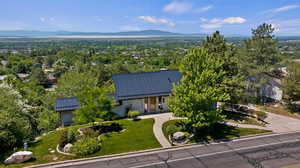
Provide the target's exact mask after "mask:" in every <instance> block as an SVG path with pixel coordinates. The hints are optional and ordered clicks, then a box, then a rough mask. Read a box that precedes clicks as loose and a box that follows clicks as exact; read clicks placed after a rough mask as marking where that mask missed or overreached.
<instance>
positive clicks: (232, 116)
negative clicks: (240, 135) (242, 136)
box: [225, 112, 265, 127]
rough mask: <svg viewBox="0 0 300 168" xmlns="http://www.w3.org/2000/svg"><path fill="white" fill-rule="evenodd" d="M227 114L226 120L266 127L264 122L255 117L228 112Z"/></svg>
mask: <svg viewBox="0 0 300 168" xmlns="http://www.w3.org/2000/svg"><path fill="white" fill-rule="evenodd" d="M225 115H226V118H225V120H226V121H229V122H232V123H239V124H250V125H257V126H261V127H265V124H264V123H262V122H260V121H258V120H257V119H255V118H251V117H249V116H247V115H244V114H238V113H232V112H226V113H225Z"/></svg>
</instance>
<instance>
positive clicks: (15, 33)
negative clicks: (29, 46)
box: [0, 30, 204, 37]
mask: <svg viewBox="0 0 300 168" xmlns="http://www.w3.org/2000/svg"><path fill="white" fill-rule="evenodd" d="M203 35H204V34H182V33H173V32H168V31H161V30H141V31H126V32H111V33H101V32H69V31H36V30H11V31H10V30H9V31H0V37H45V36H46V37H47V36H48V37H51V36H203Z"/></svg>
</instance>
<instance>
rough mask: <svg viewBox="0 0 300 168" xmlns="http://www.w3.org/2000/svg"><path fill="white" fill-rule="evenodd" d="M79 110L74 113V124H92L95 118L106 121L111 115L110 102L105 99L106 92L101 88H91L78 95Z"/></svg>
mask: <svg viewBox="0 0 300 168" xmlns="http://www.w3.org/2000/svg"><path fill="white" fill-rule="evenodd" d="M78 97H79V102H80V109H78V110H77V111H75V117H74V121H75V123H76V124H85V123H90V122H94V121H95V120H96V118H102V119H108V118H109V117H110V115H111V109H112V100H111V99H109V98H108V97H107V91H105V89H101V88H91V89H87V90H85V91H83V92H82V93H80V94H79V96H78Z"/></svg>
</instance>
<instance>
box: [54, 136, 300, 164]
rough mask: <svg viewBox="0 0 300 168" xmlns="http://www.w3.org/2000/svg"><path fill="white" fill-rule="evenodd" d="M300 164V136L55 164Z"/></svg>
mask: <svg viewBox="0 0 300 168" xmlns="http://www.w3.org/2000/svg"><path fill="white" fill-rule="evenodd" d="M292 164H300V133H291V134H284V135H275V136H274V135H272V136H264V137H260V138H256V137H254V138H248V139H241V140H235V141H228V142H221V143H215V144H205V145H193V146H187V147H181V148H175V149H165V150H160V151H155V152H146V153H142V154H137V155H128V156H121V157H112V158H105V159H101V158H99V159H93V160H87V161H80V162H74V163H72V162H70V163H64V164H57V165H52V166H51V167H65V168H280V167H282V166H286V165H292Z"/></svg>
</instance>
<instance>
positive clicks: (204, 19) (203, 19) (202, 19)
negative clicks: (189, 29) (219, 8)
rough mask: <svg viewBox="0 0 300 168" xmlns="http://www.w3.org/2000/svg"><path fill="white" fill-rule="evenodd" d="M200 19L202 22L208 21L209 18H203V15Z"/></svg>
mask: <svg viewBox="0 0 300 168" xmlns="http://www.w3.org/2000/svg"><path fill="white" fill-rule="evenodd" d="M200 21H201V22H207V21H208V20H207V19H206V18H203V17H202V18H200Z"/></svg>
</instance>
